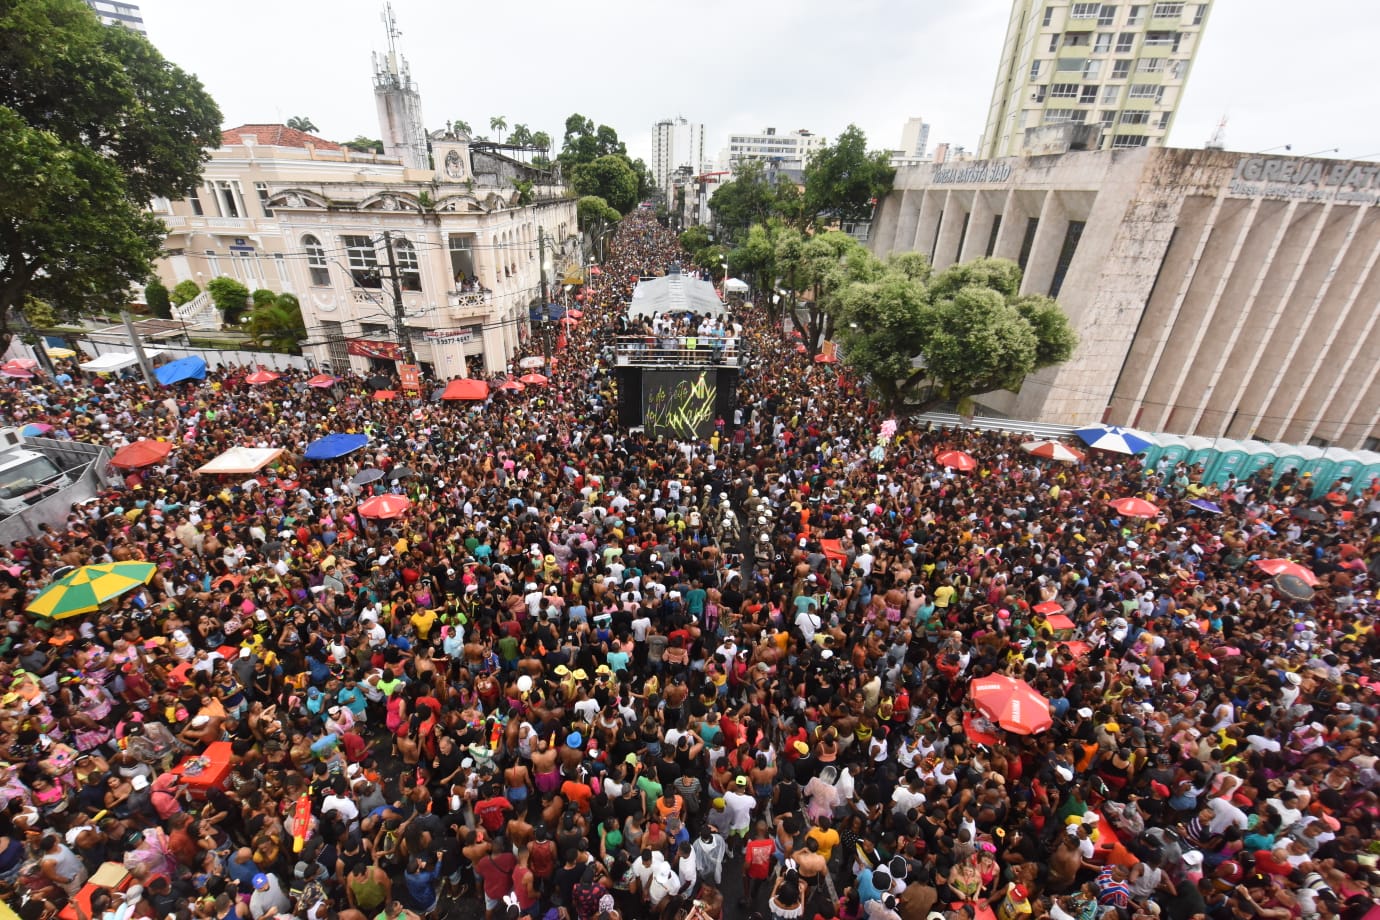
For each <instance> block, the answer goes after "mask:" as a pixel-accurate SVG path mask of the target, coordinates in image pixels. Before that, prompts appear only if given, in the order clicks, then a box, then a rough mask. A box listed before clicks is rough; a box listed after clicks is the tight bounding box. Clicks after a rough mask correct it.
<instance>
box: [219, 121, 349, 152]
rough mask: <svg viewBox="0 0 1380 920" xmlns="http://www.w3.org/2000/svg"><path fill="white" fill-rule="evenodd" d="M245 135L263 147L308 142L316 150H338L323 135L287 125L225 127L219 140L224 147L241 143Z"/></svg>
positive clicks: (305, 143) (291, 145) (289, 145)
mask: <svg viewBox="0 0 1380 920" xmlns="http://www.w3.org/2000/svg"><path fill="white" fill-rule="evenodd" d="M245 135H249V136H251V137H253V138H254V143H256V144H259V145H262V146H265V147H301V148H303V149H305V148H306V146H307V145H308V144H310V145H311V146H313V147H315V148H316V149H317V150H340V149H341V147H340V145H339V144H337V143H335V142H334V141H328V140H326V139H325V138H324V137H317V136H316V135H315V134H308V133H307V132H305V131H298V130H297V129H296V128H289V127H288V126H287V125H240V126H239V127H238V128H226V129H225V130H224V131H221V132H220V142H221V145H222V146H224V147H230V146H233V145H236V144H243V143H244V138H245Z"/></svg>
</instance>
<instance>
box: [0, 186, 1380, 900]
mask: <svg viewBox="0 0 1380 920" xmlns="http://www.w3.org/2000/svg"><path fill="white" fill-rule="evenodd" d="M678 258H680V254H679V252H678V247H677V244H676V241H675V238H674V236H672V235H671V234H670V233H669V232H668V231H666V230H664V229H663V228H661V227H660V226H659V225H658V224H657V223H656V222H655V221H654V220H652V219H651V218H650V217H649V216H648V215H645V214H640V213H639V214H634V215H632V216H630V217H629V218H628V219H626V220H625V221H624V222H623V224H622V225H621V226H620V228H619V230H618V232H617V235H616V238H615V241H614V245H613V250H612V254H611V255H610V257H609V259H608V260H607V261H606V262H605V263H604V265H603V266H602V272H601V273H600V274H598V275H597V276H595V277H593V278H591V283H590V288H589V294H588V297H587V299H586V301H585V306H586V310H585V313H584V317H583V318H582V319H581V321H580V322H579V324H578V325H575V326H572V327H569V329H568V332H567V338H568V341H567V343H566V347H565V348H564V350H562V351H561V352H560V355H559V361H558V363H557V365H556V368H555V369H554V371H553V372H552V374H551V380H550V384H549V385H548V386H546V387H530V388H528V389H527V390H525V391H524V392H521V393H516V394H513V393H509V392H505V391H501V390H499V391H496V392H495V395H494V396H493V397H492V398H491V399H490V400H489V401H488V402H486V403H473V404H472V403H450V402H431V401H428V400H425V399H421V398H416V399H408V398H402V399H397V400H392V401H386V402H380V401H374V400H372V399H371V398H370V391H369V390H368V389H367V388H366V387H365V385H364V382H363V380H362V379H359V378H354V377H347V378H345V379H343V380H342V381H341V382H340V383H338V384H337V385H336V386H334V387H331V388H328V389H327V388H322V389H316V388H309V387H305V386H301V385H300V384H301V383H302V380H298V379H297V378H296V377H295V376H293V375H289V376H288V377H285V378H284V379H282V380H279V381H276V382H275V383H273V384H271V385H270V386H269V387H268V388H255V387H251V386H248V385H246V384H245V383H244V382H243V379H242V376H243V375H242V374H230V373H224V372H219V373H213V374H212V375H211V376H210V377H209V378H208V379H207V381H205V382H192V383H188V384H183V385H178V386H176V387H171V388H165V389H164V390H163V391H161V392H159V393H157V394H150V393H149V392H148V391H147V390H145V389H144V387H143V386H142V384H141V383H139V382H137V381H134V380H123V379H105V378H86V377H84V376H82V375H76V378H75V379H70V380H68V381H67V382H65V383H64V384H58V383H57V382H56V381H48V382H45V381H44V380H42V379H40V380H37V381H33V382H24V383H8V382H7V383H0V404H3V408H4V412H5V416H6V418H7V419H9V420H11V422H12V423H15V424H20V425H22V424H25V423H31V422H32V423H44V424H48V425H51V426H53V428H54V429H55V431H54V435H55V436H58V437H68V438H73V439H77V440H86V441H99V442H101V443H104V444H107V445H109V446H111V447H119V446H121V445H124V444H127V443H131V442H133V441H135V440H137V439H140V438H161V439H166V440H169V441H172V442H174V443H175V444H176V449H175V450H173V451H172V452H171V454H169V456H168V457H167V459H166V460H165V461H164V462H162V463H160V464H158V465H155V466H152V467H148V468H145V469H143V470H140V471H136V472H134V473H131V474H130V478H129V479H128V480H127V481H126V483H125V487H124V488H121V489H117V490H113V491H111V492H110V493H109V494H107V495H105V496H103V497H101V498H99V499H97V500H93V501H91V502H88V503H86V504H83V505H81V506H79V507H75V508H73V509H72V513H71V516H70V517H69V519H68V521H67V522H66V524H65V526H55V527H50V528H45V529H44V530H43V531H42V533H41V534H40V535H39V536H37V537H35V538H33V539H28V540H24V541H21V542H18V543H15V544H13V545H10V546H6V547H4V548H3V549H0V557H3V558H0V588H2V589H3V590H2V591H0V599H3V604H4V614H5V616H6V618H7V626H8V629H7V631H6V633H5V636H4V640H3V641H4V650H5V651H6V652H7V654H5V655H3V656H0V683H3V688H0V755H2V756H3V777H0V805H3V811H2V812H0V883H3V885H4V886H5V887H6V890H7V891H8V892H9V893H8V895H7V901H8V903H9V904H10V905H11V906H12V907H13V908H14V909H15V910H16V911H17V912H18V914H19V915H20V917H22V918H23V920H40V918H47V917H51V916H55V915H58V914H59V912H62V916H63V917H65V918H67V920H72V918H74V917H75V920H87V918H88V917H89V918H97V917H99V918H101V920H107V918H109V920H127V918H134V917H154V918H160V920H162V918H175V920H191V918H198V920H236V918H245V920H264V918H272V917H275V916H277V917H294V918H297V920H376V918H385V920H398V918H401V917H406V918H408V920H418V918H427V920H429V918H432V917H437V916H441V915H444V914H445V913H447V912H452V913H454V914H455V915H456V916H460V915H464V914H465V912H466V911H478V910H482V911H483V914H484V916H485V917H486V918H488V920H496V918H508V917H531V918H567V920H570V918H577V920H619V918H623V920H644V918H671V917H679V916H682V915H683V914H684V913H685V912H686V911H689V910H693V911H696V912H698V913H699V915H700V916H705V917H713V918H720V917H724V916H729V917H746V916H754V915H756V916H762V917H771V918H774V920H781V918H796V917H806V918H847V920H858V918H872V920H897V918H904V920H993V918H994V917H996V918H1000V920H1021V918H1023V917H1030V918H1040V920H1043V918H1045V917H1053V918H1055V920H1097V918H1100V917H1104V916H1109V915H1114V916H1111V920H1150V918H1152V917H1160V918H1164V920H1209V918H1210V920H1248V918H1252V917H1256V918H1263V920H1332V918H1339V920H1374V917H1375V915H1376V911H1377V907H1376V904H1377V901H1376V898H1377V895H1380V874H1377V872H1376V859H1377V851H1378V850H1380V846H1377V844H1376V840H1377V834H1376V830H1377V821H1378V820H1380V799H1377V794H1376V793H1377V788H1376V787H1377V772H1376V756H1377V744H1378V742H1377V738H1376V732H1375V719H1376V714H1377V704H1378V700H1377V695H1376V691H1377V688H1380V682H1378V681H1380V674H1377V672H1376V659H1377V658H1380V640H1377V637H1376V634H1375V632H1374V630H1373V624H1374V616H1375V609H1376V607H1375V604H1376V591H1377V576H1380V551H1378V550H1380V544H1377V539H1376V533H1377V529H1376V528H1377V521H1380V497H1377V492H1376V490H1375V489H1374V488H1373V487H1372V488H1370V489H1367V490H1364V491H1362V492H1361V493H1360V495H1359V497H1358V498H1355V499H1354V500H1353V499H1347V500H1344V501H1342V502H1337V501H1332V500H1327V499H1323V500H1318V501H1315V500H1313V499H1312V498H1311V497H1310V493H1309V492H1308V491H1307V490H1305V489H1303V488H1302V487H1301V485H1300V484H1299V483H1297V482H1295V481H1294V480H1292V479H1286V480H1282V481H1281V482H1280V483H1279V484H1274V483H1272V482H1271V480H1270V479H1269V477H1268V475H1267V474H1261V475H1260V476H1258V477H1257V478H1254V479H1252V480H1250V481H1246V482H1241V483H1233V484H1232V487H1231V488H1229V489H1226V490H1217V489H1214V488H1211V487H1202V486H1199V485H1198V484H1197V483H1196V482H1195V479H1194V476H1193V473H1192V471H1191V470H1187V469H1175V468H1163V467H1162V468H1155V467H1151V468H1144V467H1142V465H1141V464H1140V463H1139V462H1138V461H1137V460H1136V459H1135V458H1133V457H1127V456H1121V455H1112V454H1105V453H1098V454H1096V456H1094V457H1092V458H1090V459H1088V460H1086V461H1084V462H1082V463H1077V464H1068V465H1064V464H1058V463H1050V462H1045V461H1041V460H1038V459H1035V458H1032V457H1030V456H1029V455H1027V454H1026V453H1024V452H1022V451H1021V450H1019V444H1020V442H1021V439H1020V438H1017V437H1011V436H1007V435H1003V434H998V433H982V432H975V431H952V430H929V429H928V428H926V427H923V426H918V427H917V426H914V425H912V424H910V423H907V422H906V421H905V420H900V424H899V427H898V428H897V429H896V430H895V432H894V434H893V433H889V432H890V431H891V426H890V425H888V426H887V428H886V431H887V432H888V433H886V434H883V433H882V429H883V424H884V423H885V422H886V421H887V420H886V419H885V417H884V416H883V415H882V414H881V413H880V410H879V409H878V408H877V406H876V405H875V404H873V403H871V402H870V401H868V399H867V398H866V395H865V393H864V392H863V390H862V388H861V387H860V386H859V385H858V384H857V383H856V382H854V381H851V380H850V379H849V378H848V377H847V375H846V373H842V372H840V371H839V370H838V369H837V368H835V367H833V366H829V365H825V364H817V363H815V362H812V361H810V360H809V356H808V354H806V355H801V354H799V353H798V352H797V349H796V341H795V340H794V339H792V338H791V337H790V336H788V335H786V334H784V333H783V330H782V326H781V324H780V323H779V322H777V323H773V322H771V321H770V320H769V319H768V318H767V306H766V304H764V303H763V304H757V305H752V304H747V305H743V306H742V308H741V309H739V310H738V312H737V315H736V316H735V317H734V319H733V321H732V322H731V323H728V324H725V325H722V326H721V325H719V324H718V323H717V321H715V320H704V321H703V322H702V321H701V320H703V318H699V319H697V320H691V321H685V320H680V321H678V323H679V324H678V325H674V326H673V325H666V324H664V323H663V324H661V325H658V326H656V327H650V326H649V327H648V328H647V330H646V331H647V332H648V333H649V334H650V335H653V336H656V335H659V334H662V335H664V334H668V333H669V332H670V331H671V330H676V331H679V332H680V333H681V334H690V333H689V332H688V330H694V331H695V332H698V333H703V334H713V333H714V332H715V330H722V331H727V330H732V332H733V334H734V336H735V338H740V339H741V341H740V342H735V347H741V348H743V349H744V350H745V351H746V353H747V354H749V355H750V356H751V359H750V360H749V361H747V362H745V364H746V368H745V371H744V374H743V377H742V380H741V384H740V387H739V390H738V399H739V409H738V411H737V412H736V413H735V416H734V418H732V419H720V420H719V421H718V427H717V428H716V430H715V432H714V433H713V436H712V437H711V438H710V439H707V440H704V441H698V442H695V443H675V442H672V441H670V440H668V439H666V438H651V437H648V436H647V435H646V434H645V433H643V432H640V431H636V430H634V431H628V430H626V429H621V428H619V427H618V425H617V405H616V403H617V396H616V392H615V384H614V380H613V377H612V376H611V374H610V373H609V367H608V360H607V359H608V350H607V348H605V347H603V346H604V345H605V344H606V343H607V342H608V341H609V337H610V336H612V335H615V334H618V333H623V334H626V333H627V331H628V329H629V326H628V324H627V321H626V319H625V318H624V317H623V309H624V305H625V304H626V303H627V301H628V300H629V298H630V295H631V289H632V285H633V283H634V279H635V278H636V277H637V276H639V275H647V274H653V273H656V272H658V271H659V270H662V269H664V268H665V267H666V266H668V265H670V264H671V263H672V262H674V261H676V260H677V259H678ZM328 432H362V433H366V434H368V435H369V436H370V439H371V440H370V443H369V444H368V446H367V447H365V448H364V449H363V450H360V451H358V452H355V453H352V454H349V455H347V456H345V457H342V458H339V459H336V460H330V461H321V462H318V461H309V460H305V459H304V458H303V457H302V453H303V450H304V448H305V446H306V445H307V444H308V443H310V442H311V441H313V440H315V439H316V438H319V437H321V436H322V435H324V434H325V433H328ZM235 445H248V446H264V447H281V448H284V449H285V450H286V451H287V453H286V454H285V456H284V459H283V460H282V461H281V462H280V463H279V464H278V465H277V466H276V467H273V468H270V469H267V470H265V471H263V472H262V473H260V474H259V475H257V476H255V477H254V478H252V479H244V478H243V477H235V478H233V479H225V478H217V477H208V476H198V475H196V474H195V473H194V471H195V470H196V469H197V468H198V467H199V466H201V465H202V464H203V463H205V462H206V461H208V460H210V459H211V458H212V457H214V456H216V455H217V454H219V453H221V452H222V451H224V450H225V449H227V448H229V447H231V446H235ZM953 449H958V450H963V451H967V452H968V453H969V454H971V455H972V456H973V457H974V458H975V459H976V460H977V463H978V466H977V469H976V470H974V471H972V472H969V473H965V472H960V471H957V470H952V469H947V468H945V467H944V466H942V465H941V464H940V463H939V462H938V461H937V460H936V457H937V455H938V453H939V452H940V451H942V450H953ZM404 468H405V469H404ZM368 469H377V470H382V471H383V472H384V475H383V476H382V477H380V478H378V479H377V480H375V481H374V482H372V483H370V484H368V485H364V486H361V485H359V484H357V483H356V481H355V480H356V479H357V478H360V477H359V474H360V472H361V471H362V470H368ZM394 474H396V475H394ZM390 491H392V492H398V493H401V494H405V495H406V496H407V497H408V498H409V499H410V500H411V503H412V505H411V509H410V511H409V512H408V513H407V514H406V515H405V516H403V517H400V518H396V519H392V520H378V519H372V520H371V519H366V518H363V517H362V516H361V513H360V510H359V509H360V505H361V504H362V502H363V501H364V500H365V499H366V498H367V497H369V496H370V495H373V494H379V493H382V492H390ZM1125 496H1140V497H1143V498H1146V499H1149V500H1150V501H1152V502H1153V503H1154V504H1155V505H1157V506H1158V509H1159V510H1158V513H1157V514H1156V515H1155V516H1153V517H1151V518H1149V519H1135V518H1128V517H1122V516H1120V515H1118V513H1116V512H1115V511H1114V510H1113V509H1112V508H1110V507H1109V506H1108V504H1107V502H1108V501H1109V500H1110V499H1114V498H1120V497H1125ZM1192 499H1198V500H1200V505H1201V503H1202V500H1209V501H1213V502H1216V503H1218V504H1219V505H1220V507H1221V513H1220V514H1219V513H1212V512H1211V511H1208V510H1203V508H1202V507H1195V506H1193V505H1190V504H1189V501H1190V500H1192ZM1304 510H1307V511H1309V512H1310V513H1309V514H1306V515H1302V516H1300V514H1299V512H1301V511H1304ZM1275 557H1288V558H1292V559H1295V560H1298V561H1299V562H1301V563H1303V564H1305V565H1306V566H1307V567H1308V568H1309V569H1311V571H1312V572H1313V573H1315V574H1316V575H1317V576H1318V578H1319V579H1320V581H1321V584H1320V585H1319V587H1318V589H1317V593H1316V594H1315V595H1314V596H1313V597H1312V598H1311V599H1310V600H1299V599H1292V598H1290V597H1289V596H1286V595H1284V594H1281V593H1279V591H1277V590H1276V589H1275V588H1274V587H1273V586H1272V583H1271V579H1270V577H1269V575H1268V574H1267V573H1266V572H1264V571H1261V570H1260V569H1259V567H1258V566H1256V565H1255V563H1256V562H1257V561H1259V560H1261V559H1264V558H1275ZM132 560H144V561H148V562H153V563H156V565H157V573H156V574H155V575H154V577H153V578H152V580H151V581H150V582H149V583H148V585H147V587H146V588H144V589H142V590H136V591H132V592H129V593H127V594H124V595H123V596H121V597H120V598H119V599H117V600H116V601H113V602H111V603H109V604H106V605H104V606H103V607H102V608H101V609H100V610H98V611H96V612H93V613H90V614H88V615H85V616H81V617H75V618H69V619H59V620H48V619H45V618H42V617H36V616H34V615H33V614H30V613H26V611H25V608H26V606H27V605H28V603H30V602H31V601H32V600H33V598H34V597H35V596H36V595H37V594H38V592H40V591H41V590H42V589H43V588H44V586H46V585H47V584H48V583H49V582H50V581H51V580H52V579H53V578H54V576H55V575H57V574H60V573H61V572H63V571H64V570H66V569H67V568H68V567H72V566H82V565H86V564H92V563H101V562H111V561H132ZM1050 604H1053V605H1055V606H1054V607H1050V606H1048V605H1050ZM1037 607H1040V608H1041V611H1053V610H1057V611H1058V612H1059V613H1061V614H1062V615H1063V616H1066V617H1068V618H1069V620H1071V621H1072V627H1071V628H1069V627H1067V626H1066V627H1065V628H1063V629H1058V628H1056V627H1055V625H1054V624H1052V623H1051V622H1050V619H1049V615H1047V614H1046V613H1045V612H1041V611H1037V610H1036V608H1037ZM1056 622H1061V621H1057V620H1056ZM990 674H1004V675H1008V676H1011V677H1014V678H1018V679H1020V680H1024V681H1026V682H1027V683H1028V684H1029V685H1030V686H1031V687H1033V688H1034V689H1035V690H1037V691H1038V692H1039V693H1040V694H1042V695H1043V696H1044V697H1045V698H1046V699H1047V700H1048V701H1049V710H1050V716H1051V717H1052V725H1051V726H1050V727H1049V728H1048V729H1047V730H1043V731H1040V732H1038V733H1036V734H1031V735H1025V734H1019V733H1015V732H1011V731H1007V730H1004V729H1003V728H1002V727H1001V726H1000V724H996V723H994V722H993V721H992V720H991V719H990V718H988V716H987V715H986V714H984V713H981V712H977V711H975V710H974V707H973V705H972V701H971V694H970V686H971V683H972V681H973V680H974V679H976V678H979V677H983V676H985V675H990ZM227 743H228V751H229V754H228V758H229V766H228V771H227V773H226V776H225V778H224V781H223V782H220V783H217V784H215V785H213V786H211V787H210V788H208V789H205V790H202V789H201V788H200V787H199V786H198V784H196V783H195V782H189V780H193V779H195V778H196V777H197V776H198V775H199V774H200V773H201V772H203V771H205V770H211V769H218V768H220V765H219V764H218V763H216V762H215V761H214V758H211V757H208V756H206V755H207V754H208V752H209V751H211V750H212V749H213V748H215V749H218V750H224V749H226V748H227ZM107 862H115V863H119V864H120V865H121V866H122V867H123V868H124V870H125V871H127V872H128V873H129V878H128V879H127V880H126V882H125V883H122V884H121V885H120V886H117V887H116V888H113V889H104V888H99V889H95V890H94V892H93V888H92V887H90V886H88V880H89V879H91V878H92V877H93V876H95V875H97V873H98V872H101V871H103V870H102V866H103V864H105V863H107ZM121 874H122V873H121ZM131 883H132V884H131ZM88 904H89V907H88Z"/></svg>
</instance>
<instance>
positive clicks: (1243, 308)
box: [871, 148, 1380, 449]
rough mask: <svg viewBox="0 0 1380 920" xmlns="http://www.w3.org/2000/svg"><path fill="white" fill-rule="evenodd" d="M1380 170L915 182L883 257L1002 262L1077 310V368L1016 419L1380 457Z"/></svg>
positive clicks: (1265, 160)
mask: <svg viewBox="0 0 1380 920" xmlns="http://www.w3.org/2000/svg"><path fill="white" fill-rule="evenodd" d="M1377 201H1380V166H1377V165H1376V164H1374V163H1368V162H1346V161H1335V160H1320V159H1291V158H1288V157H1274V156H1259V155H1254V154H1242V153H1232V152H1225V151H1218V150H1183V149H1165V148H1160V149H1139V150H1103V151H1084V152H1071V153H1065V154H1063V155H1059V156H1045V157H1031V158H1024V159H1014V158H1009V159H1004V160H985V161H976V162H969V163H961V164H952V165H949V166H934V165H931V166H920V167H913V168H908V169H903V170H901V171H900V172H899V173H898V174H897V177H896V184H895V189H894V190H893V192H892V193H891V194H890V195H888V196H887V197H886V199H885V200H884V201H883V203H882V205H881V207H880V208H879V211H878V216H877V219H876V220H875V221H874V222H873V228H872V237H871V247H872V248H873V250H874V251H875V252H876V253H877V254H879V255H886V254H888V253H890V252H903V251H919V252H922V253H924V254H926V255H928V256H930V257H931V259H932V261H933V263H934V266H935V268H936V269H942V268H944V267H946V266H948V265H951V264H953V263H954V262H959V261H968V260H970V259H973V258H978V257H981V256H985V255H993V256H998V257H1002V258H1009V259H1013V260H1015V261H1017V262H1019V263H1020V264H1021V266H1022V268H1023V269H1024V273H1025V274H1024V279H1023V282H1022V291H1023V292H1025V293H1038V294H1049V295H1051V296H1055V297H1057V299H1058V300H1059V303H1060V304H1061V306H1062V307H1063V308H1064V311H1065V312H1066V313H1067V314H1068V315H1069V318H1070V321H1071V323H1072V325H1073V327H1074V328H1075V329H1076V331H1077V332H1078V335H1079V346H1078V349H1077V351H1076V352H1075V354H1074V356H1073V358H1072V359H1071V360H1069V361H1068V362H1066V363H1065V364H1063V365H1060V366H1059V367H1056V368H1050V369H1047V370H1045V371H1041V372H1038V373H1036V374H1033V375H1031V377H1029V378H1028V379H1027V380H1026V382H1025V384H1024V386H1023V387H1022V388H1021V390H1020V392H1019V393H1008V392H1005V391H1003V392H999V393H993V394H987V395H985V396H984V397H982V398H981V399H980V400H979V402H980V403H982V404H983V405H984V406H986V407H988V408H990V409H992V410H994V411H996V412H999V413H1002V414H1005V415H1009V416H1012V417H1014V418H1023V419H1031V420H1035V421H1042V422H1053V423H1060V424H1086V423H1092V422H1098V421H1105V422H1111V423H1116V424H1123V425H1132V426H1135V427H1138V428H1142V429H1145V430H1151V431H1167V432H1176V433H1182V434H1197V435H1204V436H1208V437H1227V438H1234V439H1244V438H1257V439H1260V440H1265V441H1286V442H1292V443H1316V444H1319V445H1336V446H1340V447H1346V448H1353V449H1354V448H1367V449H1375V446H1376V442H1375V439H1376V438H1377V437H1380V338H1377V336H1376V322H1377V319H1380V269H1378V268H1377V265H1376V263H1377V261H1380V206H1377Z"/></svg>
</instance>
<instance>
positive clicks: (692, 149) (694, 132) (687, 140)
mask: <svg viewBox="0 0 1380 920" xmlns="http://www.w3.org/2000/svg"><path fill="white" fill-rule="evenodd" d="M704 162H705V161H704V125H703V124H702V123H700V124H697V123H692V122H690V121H688V120H686V119H684V118H663V119H662V120H661V121H659V122H657V123H656V124H655V125H654V126H653V127H652V162H651V164H649V165H650V169H651V171H652V178H653V179H655V180H656V187H657V188H659V189H661V190H662V192H663V193H664V194H665V195H666V196H667V200H668V201H669V200H670V197H671V189H672V187H673V185H674V183H675V178H676V176H677V174H679V173H680V172H681V171H682V169H684V168H686V167H688V168H689V172H690V174H692V175H693V174H696V173H698V172H700V170H702V169H703V168H704Z"/></svg>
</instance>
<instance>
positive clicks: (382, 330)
mask: <svg viewBox="0 0 1380 920" xmlns="http://www.w3.org/2000/svg"><path fill="white" fill-rule="evenodd" d="M391 331H392V328H391V327H390V326H389V325H388V324H387V323H360V324H359V334H360V335H362V336H364V337H366V338H375V337H381V336H387V335H388V333H389V332H391Z"/></svg>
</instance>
